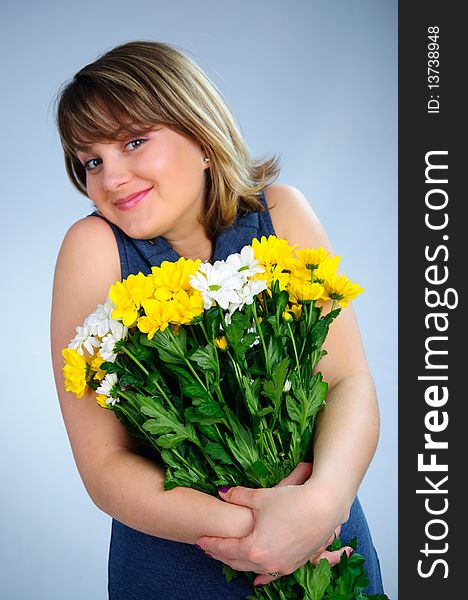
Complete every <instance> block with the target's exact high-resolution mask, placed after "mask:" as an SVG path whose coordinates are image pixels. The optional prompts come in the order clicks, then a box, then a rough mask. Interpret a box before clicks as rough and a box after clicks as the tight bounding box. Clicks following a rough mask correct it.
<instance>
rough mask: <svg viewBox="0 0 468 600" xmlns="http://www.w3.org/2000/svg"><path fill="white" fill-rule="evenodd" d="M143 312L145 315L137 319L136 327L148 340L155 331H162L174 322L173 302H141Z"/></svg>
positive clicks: (151, 300)
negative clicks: (145, 334)
mask: <svg viewBox="0 0 468 600" xmlns="http://www.w3.org/2000/svg"><path fill="white" fill-rule="evenodd" d="M143 310H144V311H145V315H144V316H143V317H140V318H139V319H138V321H137V326H138V329H139V330H140V331H142V332H143V333H147V334H148V339H150V340H151V339H152V338H153V336H154V334H155V333H156V331H164V330H165V329H166V327H167V326H168V325H169V323H171V322H172V321H173V320H174V302H161V301H160V300H155V299H154V298H152V299H150V300H143Z"/></svg>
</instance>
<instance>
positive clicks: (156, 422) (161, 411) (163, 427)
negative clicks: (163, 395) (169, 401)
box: [141, 405, 198, 443]
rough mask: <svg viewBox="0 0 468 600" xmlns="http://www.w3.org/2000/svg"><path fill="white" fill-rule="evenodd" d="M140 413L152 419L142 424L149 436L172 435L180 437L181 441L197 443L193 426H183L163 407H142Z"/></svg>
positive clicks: (176, 416) (189, 424) (175, 416)
mask: <svg viewBox="0 0 468 600" xmlns="http://www.w3.org/2000/svg"><path fill="white" fill-rule="evenodd" d="M141 412H142V413H143V414H146V415H148V416H152V417H154V418H153V419H149V420H148V421H146V422H145V423H144V424H143V429H145V430H146V431H148V432H149V433H150V434H151V435H166V434H169V433H172V434H177V435H179V436H181V439H187V440H190V441H192V442H194V443H197V441H198V440H197V435H196V431H195V428H194V426H193V425H192V424H191V423H187V424H186V425H184V424H183V423H182V422H181V421H180V419H179V418H178V415H176V414H174V413H173V412H169V411H167V410H166V409H165V408H164V407H163V406H160V405H155V406H152V407H148V406H142V407H141ZM165 439H166V438H165ZM156 443H159V442H158V440H156ZM179 443H180V442H179Z"/></svg>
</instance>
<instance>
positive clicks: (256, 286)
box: [226, 279, 267, 322]
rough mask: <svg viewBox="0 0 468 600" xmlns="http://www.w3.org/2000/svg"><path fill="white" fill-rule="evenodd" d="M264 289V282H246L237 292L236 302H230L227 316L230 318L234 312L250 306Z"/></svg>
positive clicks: (265, 285) (265, 286)
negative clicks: (247, 305)
mask: <svg viewBox="0 0 468 600" xmlns="http://www.w3.org/2000/svg"><path fill="white" fill-rule="evenodd" d="M266 289H267V284H266V282H265V281H262V280H254V279H249V280H248V281H246V283H244V285H243V286H242V287H241V289H240V290H237V300H236V301H235V302H231V303H230V304H229V306H228V311H229V316H230V317H231V316H232V314H233V313H234V312H235V311H236V310H241V309H242V308H243V307H244V306H245V305H246V304H252V303H253V302H254V300H255V297H256V296H258V294H260V292H263V290H266ZM226 322H227V321H226ZM229 322H230V321H229Z"/></svg>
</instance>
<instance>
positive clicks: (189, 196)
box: [77, 127, 209, 240]
mask: <svg viewBox="0 0 468 600" xmlns="http://www.w3.org/2000/svg"><path fill="white" fill-rule="evenodd" d="M77 154H78V158H79V160H80V161H81V163H82V164H83V165H84V167H85V169H86V188H87V192H88V196H89V197H90V199H91V200H92V201H93V202H94V204H95V205H96V208H97V209H98V211H99V212H100V213H101V214H102V215H103V216H104V217H106V218H107V219H108V220H109V221H111V222H112V223H114V224H115V225H117V226H118V227H120V229H122V230H123V231H124V232H125V233H126V234H127V235H129V236H130V237H133V238H138V239H151V238H153V237H156V236H163V237H165V238H166V239H168V240H171V239H177V238H180V237H184V236H185V237H186V236H189V235H190V233H191V232H192V231H194V228H195V229H199V228H200V224H199V222H198V215H199V214H200V213H201V211H202V210H203V208H204V201H205V170H206V169H207V168H208V166H209V163H206V162H204V160H203V159H204V157H205V153H204V152H203V150H202V148H201V147H200V145H198V144H197V143H195V142H194V141H192V140H190V139H188V138H187V137H185V136H183V135H182V134H180V133H178V132H176V131H174V130H172V129H169V128H168V127H160V128H158V129H155V130H153V131H150V132H149V133H145V134H142V135H141V136H138V137H135V136H132V137H129V138H128V139H124V140H122V141H113V142H110V143H95V144H92V146H91V147H90V148H89V149H88V150H85V151H83V150H80V151H79V152H78V153H77Z"/></svg>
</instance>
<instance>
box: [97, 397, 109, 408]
mask: <svg viewBox="0 0 468 600" xmlns="http://www.w3.org/2000/svg"><path fill="white" fill-rule="evenodd" d="M107 400H109V397H108V396H106V395H105V394H98V395H97V396H96V402H97V403H98V404H99V406H101V407H102V408H109V405H108V404H107Z"/></svg>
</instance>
